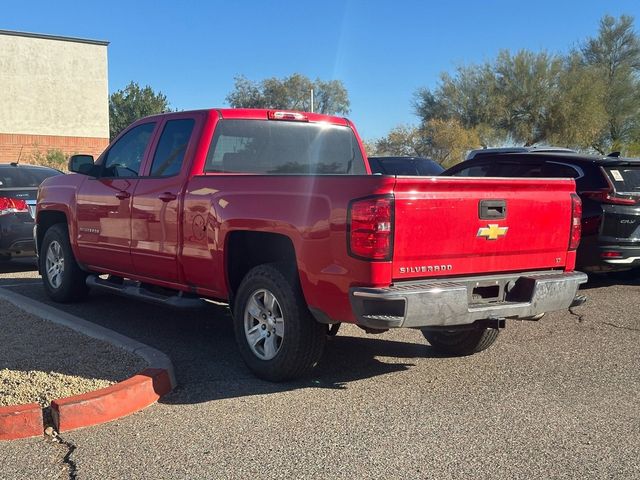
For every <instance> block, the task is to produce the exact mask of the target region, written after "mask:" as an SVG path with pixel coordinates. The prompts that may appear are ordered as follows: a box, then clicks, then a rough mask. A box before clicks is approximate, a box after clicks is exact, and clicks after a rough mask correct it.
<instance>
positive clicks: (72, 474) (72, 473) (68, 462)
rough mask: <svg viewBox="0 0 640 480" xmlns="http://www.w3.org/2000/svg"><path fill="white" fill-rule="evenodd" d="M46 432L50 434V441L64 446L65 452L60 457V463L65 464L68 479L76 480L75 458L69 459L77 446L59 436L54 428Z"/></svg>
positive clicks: (76, 467)
mask: <svg viewBox="0 0 640 480" xmlns="http://www.w3.org/2000/svg"><path fill="white" fill-rule="evenodd" d="M48 434H49V435H51V441H52V442H56V443H58V444H59V445H61V446H63V447H66V449H67V453H66V454H65V455H64V457H63V458H62V463H63V465H65V466H66V467H67V470H69V480H77V478H78V466H77V465H76V462H75V460H72V459H71V455H73V453H74V452H75V451H76V449H77V448H78V446H77V445H76V444H74V443H73V442H70V441H68V440H65V439H64V438H62V437H61V436H60V434H59V433H58V432H56V431H55V430H52V431H51V432H50V433H48Z"/></svg>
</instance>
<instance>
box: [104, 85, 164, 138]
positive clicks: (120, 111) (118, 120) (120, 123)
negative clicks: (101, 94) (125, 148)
mask: <svg viewBox="0 0 640 480" xmlns="http://www.w3.org/2000/svg"><path fill="white" fill-rule="evenodd" d="M168 110H169V102H168V101H167V97H166V96H165V95H164V94H163V93H162V92H157V93H156V92H155V91H154V90H153V89H152V88H151V87H150V86H148V85H147V86H146V87H144V88H140V86H139V85H138V84H137V83H136V82H133V81H132V82H131V83H129V85H127V86H126V87H125V88H124V89H122V90H118V91H117V92H114V93H112V94H111V96H110V97H109V136H110V137H111V140H113V139H114V138H115V137H117V136H118V134H119V133H120V132H121V131H122V130H124V129H125V128H126V127H127V126H128V125H130V124H131V123H133V122H134V121H136V120H138V119H139V118H142V117H146V116H148V115H154V114H157V113H163V112H166V111H168Z"/></svg>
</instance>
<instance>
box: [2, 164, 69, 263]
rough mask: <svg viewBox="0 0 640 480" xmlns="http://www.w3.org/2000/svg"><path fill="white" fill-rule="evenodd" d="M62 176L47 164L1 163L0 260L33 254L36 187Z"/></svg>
mask: <svg viewBox="0 0 640 480" xmlns="http://www.w3.org/2000/svg"><path fill="white" fill-rule="evenodd" d="M53 175H62V172H61V171H59V170H55V169H53V168H48V167H36V166H34V165H18V164H17V163H5V164H0V261H5V260H9V259H11V258H12V257H23V256H32V255H35V243H34V241H33V225H34V216H35V213H36V196H37V195H38V186H39V185H40V184H41V183H42V182H43V180H44V179H45V178H49V177H51V176H53Z"/></svg>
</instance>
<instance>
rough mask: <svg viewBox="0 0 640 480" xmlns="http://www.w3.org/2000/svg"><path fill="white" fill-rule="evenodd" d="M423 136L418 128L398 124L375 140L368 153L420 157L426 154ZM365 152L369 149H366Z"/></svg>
mask: <svg viewBox="0 0 640 480" xmlns="http://www.w3.org/2000/svg"><path fill="white" fill-rule="evenodd" d="M427 150H428V148H427V145H426V143H425V138H424V136H423V135H422V134H421V132H420V130H419V128H417V127H414V126H411V125H398V126H397V127H395V128H393V129H391V131H390V132H389V133H388V134H387V135H386V136H385V137H383V138H380V139H378V140H376V141H375V147H374V148H373V152H372V153H370V154H375V155H385V156H400V157H421V156H423V155H426V154H427ZM367 153H369V150H368V149H367Z"/></svg>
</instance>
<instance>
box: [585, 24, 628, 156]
mask: <svg viewBox="0 0 640 480" xmlns="http://www.w3.org/2000/svg"><path fill="white" fill-rule="evenodd" d="M581 53H582V56H583V58H584V63H585V65H587V66H588V67H590V68H591V69H593V70H594V71H595V72H597V73H598V75H600V78H602V80H603V81H604V83H605V91H604V95H603V108H604V110H605V113H606V123H607V124H606V126H605V128H603V129H602V130H601V132H600V135H599V137H598V138H597V139H596V140H595V141H594V146H595V147H596V148H597V149H598V150H600V151H604V150H605V149H612V150H622V151H624V150H625V149H626V147H627V145H629V144H631V143H635V142H637V141H638V135H639V133H640V81H639V79H638V72H639V71H640V37H638V34H637V33H636V32H635V30H634V28H633V18H632V17H629V16H627V15H622V16H621V17H620V18H619V19H618V20H616V19H615V18H613V17H611V16H609V15H606V16H605V17H604V18H602V20H601V21H600V31H599V33H598V36H597V37H595V38H590V39H588V40H587V42H585V44H584V45H583V47H582V49H581Z"/></svg>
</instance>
